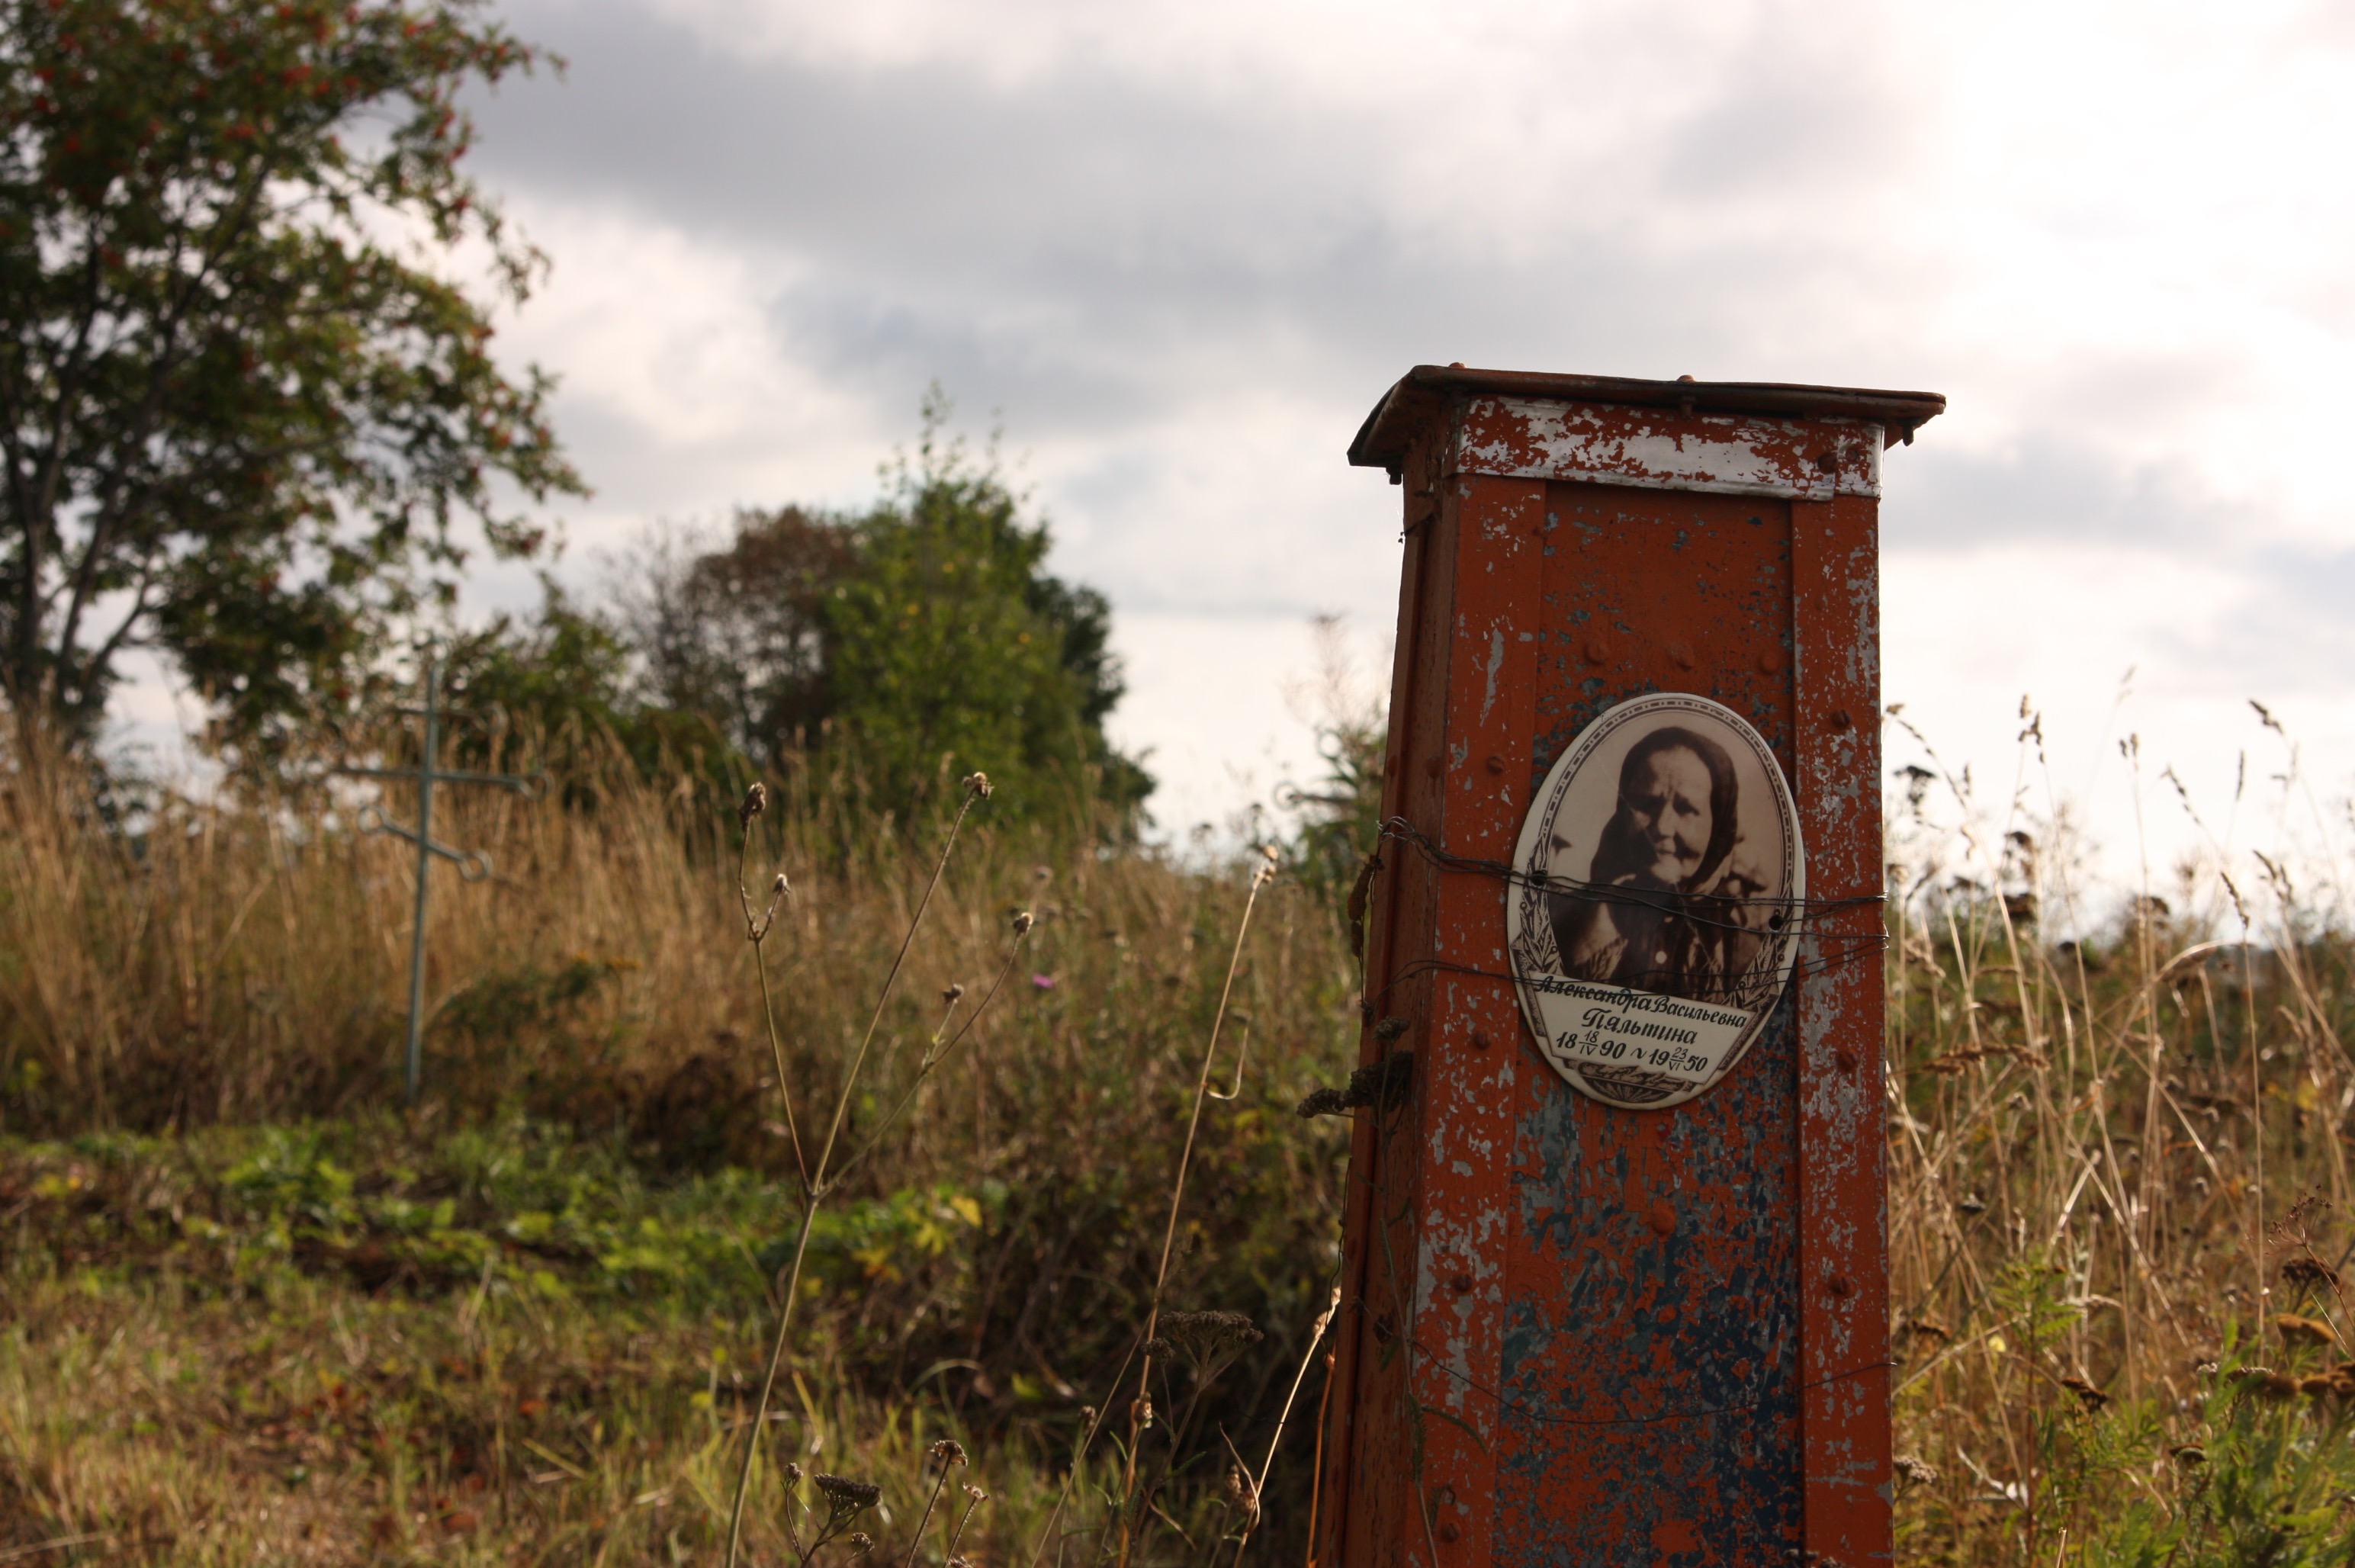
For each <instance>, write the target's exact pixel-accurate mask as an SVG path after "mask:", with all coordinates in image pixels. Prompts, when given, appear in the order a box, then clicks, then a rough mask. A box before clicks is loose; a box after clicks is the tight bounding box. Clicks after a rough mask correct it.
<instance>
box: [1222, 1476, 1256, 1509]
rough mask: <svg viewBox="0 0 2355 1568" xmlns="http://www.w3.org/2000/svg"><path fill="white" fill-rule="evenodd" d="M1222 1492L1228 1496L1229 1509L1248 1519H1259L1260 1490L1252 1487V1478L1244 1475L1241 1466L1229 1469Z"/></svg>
mask: <svg viewBox="0 0 2355 1568" xmlns="http://www.w3.org/2000/svg"><path fill="white" fill-rule="evenodd" d="M1220 1490H1222V1491H1223V1492H1225V1494H1226V1499H1227V1506H1228V1507H1229V1508H1231V1509H1234V1510H1235V1511H1236V1512H1237V1513H1239V1514H1241V1515H1243V1516H1244V1517H1245V1518H1246V1519H1256V1518H1258V1517H1259V1488H1257V1487H1254V1486H1252V1478H1251V1477H1249V1476H1246V1475H1244V1474H1243V1471H1242V1467H1241V1466H1240V1465H1230V1466H1228V1467H1227V1479H1226V1483H1225V1485H1224V1486H1223V1487H1222V1488H1220Z"/></svg>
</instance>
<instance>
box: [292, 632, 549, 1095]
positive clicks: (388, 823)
mask: <svg viewBox="0 0 2355 1568" xmlns="http://www.w3.org/2000/svg"><path fill="white" fill-rule="evenodd" d="M424 685H425V701H424V703H423V705H422V706H420V707H415V708H412V707H410V706H408V705H406V704H404V705H402V707H401V708H400V712H402V713H404V714H408V715H410V716H411V717H414V718H420V719H422V720H425V744H424V746H423V747H422V748H421V750H420V751H419V752H418V762H417V765H416V766H415V767H413V768H362V767H354V766H352V765H350V764H348V763H342V764H338V765H337V766H336V768H335V770H334V771H335V772H336V773H343V774H346V775H348V776H350V777H353V778H363V779H385V780H396V779H397V780H400V781H401V782H403V783H407V784H415V785H416V786H417V827H415V828H414V829H413V830H412V829H410V828H408V827H402V826H401V825H400V823H398V822H395V821H393V820H392V819H391V818H390V817H389V816H386V815H385V814H384V810H383V808H382V807H380V806H376V805H368V806H363V807H361V808H360V814H359V830H360V831H361V832H363V833H389V834H390V835H391V836H392V837H396V838H405V839H407V840H408V841H409V842H410V843H411V844H414V845H416V846H417V913H416V917H415V919H416V925H415V929H414V930H413V931H411V933H410V942H409V1051H408V1059H407V1060H408V1072H407V1080H406V1081H407V1084H408V1092H409V1103H410V1104H411V1105H414V1104H417V1096H418V1093H419V1090H420V1088H421V1083H422V1078H423V1074H424V1065H425V1063H424V1033H425V899H426V893H427V891H428V890H429V889H430V888H431V887H432V876H431V875H430V874H429V873H430V872H431V870H432V864H433V857H434V856H436V855H439V856H441V857H442V859H445V860H449V861H452V862H453V863H455V864H456V866H457V868H458V876H459V879H460V880H463V881H469V882H479V881H481V880H484V879H485V878H486V877H488V876H489V875H490V874H491V858H490V857H489V856H488V855H485V854H483V853H481V852H480V851H478V850H472V849H453V848H451V847H450V846H449V845H447V844H438V843H436V842H434V839H433V786H434V785H435V784H496V786H498V787H499V788H501V789H507V790H513V791H514V792H515V793H516V794H517V795H522V796H523V797H524V798H525V799H527V800H537V799H538V798H539V797H540V796H541V795H545V794H547V793H548V775H547V774H546V773H530V774H523V773H470V772H465V771H463V770H460V769H455V768H444V767H442V766H441V765H440V757H441V752H442V719H443V718H444V717H446V715H445V714H444V713H443V711H442V667H441V663H440V660H439V658H438V657H437V656H436V655H435V653H434V650H433V649H432V646H431V645H429V646H428V647H427V648H426V649H425V679H424Z"/></svg>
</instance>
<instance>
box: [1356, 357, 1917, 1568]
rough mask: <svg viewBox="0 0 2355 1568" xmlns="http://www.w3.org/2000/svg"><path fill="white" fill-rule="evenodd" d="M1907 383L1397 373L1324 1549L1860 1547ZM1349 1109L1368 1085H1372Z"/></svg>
mask: <svg viewBox="0 0 2355 1568" xmlns="http://www.w3.org/2000/svg"><path fill="white" fill-rule="evenodd" d="M1944 409H1945V399H1943V398H1941V397H1938V396H1936V395H1934V394H1932V393H1926V392H1899V391H1879V390H1870V389H1855V388H1840V387H1810V386H1797V385H1791V384H1786V383H1780V382H1724V381H1698V380H1694V379H1690V378H1683V379H1676V380H1658V381H1655V380H1634V379H1619V378H1611V377H1597V376H1562V375H1541V374H1531V373H1524V372H1513V371H1496V370H1477V369H1467V368H1464V367H1462V366H1449V367H1445V368H1441V367H1435V366H1422V367H1418V368H1415V369H1414V370H1412V371H1410V372H1409V373H1408V374H1407V375H1406V376H1405V377H1404V378H1403V379H1401V380H1400V381H1399V382H1398V384H1397V385H1396V386H1394V387H1392V388H1391V389H1390V391H1389V392H1388V393H1387V394H1385V395H1384V396H1383V398H1382V400H1380V403H1379V404H1377V405H1376V407H1375V409H1374V411H1373V412H1372V413H1371V414H1370V415H1369V417H1368V418H1367V420H1366V422H1365V424H1364V426H1363V428H1361V429H1360V430H1359V432H1358V436H1357V439H1356V441H1355V442H1354V443H1352V444H1351V446H1350V449H1349V460H1350V462H1352V463H1353V464H1359V465H1361V466H1368V467H1379V468H1382V469H1384V470H1386V471H1387V472H1388V473H1389V475H1390V476H1391V480H1392V482H1393V483H1395V484H1398V485H1401V487H1402V489H1403V491H1404V496H1403V507H1402V518H1401V520H1402V524H1403V542H1404V547H1405V559H1404V562H1403V567H1402V571H1401V581H1400V589H1399V619H1398V640H1397V654H1396V664H1395V667H1394V668H1393V671H1392V675H1391V709H1390V713H1391V720H1390V722H1391V730H1390V741H1389V749H1388V752H1387V754H1386V757H1385V771H1384V782H1383V789H1384V798H1383V813H1384V816H1385V824H1384V828H1383V837H1382V842H1381V844H1380V849H1379V854H1378V856H1377V859H1376V863H1375V864H1374V865H1372V866H1371V867H1369V875H1368V879H1367V880H1366V882H1365V883H1364V894H1365V912H1366V913H1365V922H1366V938H1367V940H1366V946H1365V965H1366V968H1365V987H1364V1007H1363V1012H1364V1015H1365V1029H1364V1030H1363V1033H1362V1035H1361V1044H1360V1053H1361V1065H1363V1066H1365V1067H1368V1068H1376V1067H1380V1068H1381V1069H1382V1071H1381V1072H1380V1073H1379V1075H1378V1076H1379V1077H1380V1081H1381V1082H1383V1083H1387V1084H1401V1085H1404V1086H1405V1092H1404V1093H1391V1094H1386V1095H1384V1096H1380V1097H1379V1103H1377V1104H1373V1105H1371V1106H1369V1107H1367V1108H1365V1109H1362V1110H1360V1111H1359V1112H1358V1125H1357V1129H1356V1133H1355V1137H1354V1141H1353V1143H1352V1146H1351V1153H1350V1181H1349V1186H1348V1193H1349V1199H1348V1209H1347V1214H1346V1220H1345V1237H1344V1257H1343V1264H1342V1269H1343V1280H1342V1291H1343V1307H1344V1311H1343V1316H1342V1317H1341V1318H1340V1319H1339V1323H1340V1328H1339V1329H1338V1330H1337V1334H1338V1338H1337V1349H1336V1359H1335V1366H1334V1371H1333V1377H1334V1386H1333V1392H1332V1396H1331V1400H1330V1403H1329V1406H1328V1409H1329V1415H1328V1418H1327V1430H1326V1432H1325V1434H1324V1457H1323V1466H1324V1468H1323V1473H1322V1474H1321V1475H1320V1477H1318V1480H1319V1486H1318V1491H1319V1496H1320V1497H1321V1498H1322V1499H1327V1501H1326V1502H1325V1503H1323V1505H1322V1506H1321V1507H1320V1510H1319V1517H1318V1519H1317V1520H1316V1530H1315V1534H1316V1548H1315V1560H1316V1563H1319V1564H1322V1565H1325V1568H1342V1565H1345V1564H1347V1565H1353V1568H1354V1565H1359V1564H1391V1563H1401V1564H1404V1563H1416V1564H1430V1565H1432V1568H1459V1565H1460V1568H1486V1565H1488V1564H1497V1565H1502V1564H1508V1563H1510V1564H1520V1563H1561V1564H1572V1563H1577V1564H1584V1563H1594V1564H1603V1563H1614V1564H1616V1563H1626V1562H1630V1561H1641V1562H1650V1563H1695V1564H1699V1563H1762V1564H1763V1563H1774V1564H1785V1563H1794V1562H1800V1561H1806V1562H1815V1563H1859V1564H1861V1563H1881V1562H1886V1561H1888V1560H1889V1558H1890V1555H1891V1512H1890V1504H1891V1490H1890V1474H1889V1470H1890V1425H1889V1399H1890V1380H1889V1372H1890V1358H1889V1334H1888V1255H1887V1242H1886V1224H1885V1189H1884V1178H1883V1172H1882V1165H1881V978H1880V976H1881V970H1880V964H1879V955H1880V946H1881V811H1880V808H1881V785H1880V772H1881V749H1880V726H1879V722H1878V720H1879V714H1880V701H1881V693H1880V625H1879V579H1878V531H1877V530H1878V523H1879V516H1878V515H1879V506H1880V498H1881V462H1882V455H1883V453H1884V452H1885V451H1886V450H1887V449H1888V448H1889V447H1891V446H1892V445H1896V444H1900V443H1910V442H1911V441H1912V440H1913V433H1914V432H1915V431H1916V430H1917V429H1919V428H1920V426H1921V425H1923V423H1924V422H1926V421H1929V420H1930V419H1932V418H1934V417H1935V416H1936V415H1937V414H1938V413H1940V412H1941V411H1944ZM1369 1081H1370V1080H1369Z"/></svg>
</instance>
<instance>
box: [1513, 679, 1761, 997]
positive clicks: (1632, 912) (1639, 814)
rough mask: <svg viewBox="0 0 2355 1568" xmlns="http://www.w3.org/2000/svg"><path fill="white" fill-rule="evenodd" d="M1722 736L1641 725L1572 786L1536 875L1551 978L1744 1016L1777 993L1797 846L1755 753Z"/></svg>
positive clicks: (1701, 726) (1680, 725)
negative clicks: (1740, 1011)
mask: <svg viewBox="0 0 2355 1568" xmlns="http://www.w3.org/2000/svg"><path fill="white" fill-rule="evenodd" d="M1726 728H1727V727H1726V726H1724V725H1722V724H1721V723H1719V722H1713V721H1712V719H1711V717H1710V715H1708V714H1706V713H1696V712H1690V711H1687V712H1675V711H1670V712H1668V713H1662V714H1659V715H1657V717H1655V718H1653V719H1651V720H1648V721H1645V720H1638V721H1636V722H1634V723H1631V724H1628V725H1627V726H1625V730H1626V731H1627V732H1626V733H1625V736H1624V738H1623V737H1620V736H1614V737H1613V741H1614V742H1617V743H1614V744H1606V745H1605V746H1603V747H1601V748H1598V749H1597V750H1596V752H1595V753H1594V754H1593V755H1592V756H1590V757H1589V758H1587V759H1586V760H1585V762H1584V764H1583V766H1582V768H1581V769H1580V773H1582V774H1583V775H1585V776H1582V777H1575V778H1572V779H1570V780H1567V781H1565V783H1566V784H1567V787H1566V788H1564V789H1563V790H1562V791H1561V794H1560V796H1559V800H1558V803H1557V810H1556V815H1555V818H1554V820H1553V821H1552V822H1551V823H1550V824H1549V828H1550V831H1549V832H1548V833H1547V834H1546V835H1545V847H1546V849H1547V851H1548V853H1546V854H1545V856H1544V859H1545V860H1546V862H1547V864H1546V865H1545V866H1543V867H1542V868H1533V869H1542V870H1544V871H1545V872H1547V873H1549V874H1548V877H1547V882H1546V886H1547V892H1546V897H1545V916H1546V921H1547V923H1548V924H1550V927H1551V935H1552V938H1553V941H1552V947H1553V950H1554V957H1555V960H1556V963H1555V965H1554V969H1555V972H1556V973H1559V974H1561V975H1563V976H1567V977H1569V978H1571V979H1573V980H1586V981H1593V982H1598V983H1601V984H1604V985H1612V986H1624V987H1627V988H1629V989H1631V990H1638V991H1649V992H1653V993H1656V994H1657V995H1661V996H1669V997H1683V998H1686V999H1688V1000H1691V1001H1699V1002H1716V1003H1721V1004H1724V1005H1727V1006H1732V1007H1739V1008H1757V1007H1759V1006H1763V1005H1764V1001H1765V1000H1766V999H1767V998H1768V997H1770V996H1771V994H1772V992H1773V990H1774V983H1775V981H1776V979H1777V978H1778V975H1777V971H1778V970H1779V968H1780V965H1779V962H1778V960H1779V957H1780V954H1779V951H1778V950H1779V947H1780V945H1781V944H1780V943H1778V942H1777V941H1776V937H1777V936H1778V934H1779V933H1782V932H1783V931H1784V930H1785V927H1786V926H1787V925H1788V924H1789V917H1788V913H1787V911H1786V910H1785V902H1786V900H1787V891H1788V889H1787V885H1786V880H1785V874H1784V872H1785V866H1786V864H1787V863H1788V860H1789V857H1790V846H1789V844H1788V842H1787V835H1786V833H1785V828H1784V825H1783V822H1782V819H1781V818H1782V814H1781V812H1780V811H1779V810H1777V809H1776V792H1775V791H1774V787H1773V784H1771V783H1770V782H1769V781H1768V779H1767V778H1766V777H1765V775H1764V771H1763V768H1762V766H1761V759H1760V758H1759V756H1758V755H1757V752H1756V750H1755V749H1754V748H1753V746H1751V745H1748V744H1745V743H1743V741H1742V739H1741V738H1740V737H1738V736H1736V735H1734V734H1732V733H1721V734H1712V733H1710V731H1712V730H1715V731H1725V730H1726ZM1614 752H1615V753H1617V755H1615V756H1614V754H1613V753H1614Z"/></svg>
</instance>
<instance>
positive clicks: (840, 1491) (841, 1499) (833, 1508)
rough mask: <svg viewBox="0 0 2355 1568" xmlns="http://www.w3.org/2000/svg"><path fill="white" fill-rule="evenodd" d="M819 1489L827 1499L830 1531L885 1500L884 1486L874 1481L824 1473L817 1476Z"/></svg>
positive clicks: (820, 1494)
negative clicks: (855, 1479)
mask: <svg viewBox="0 0 2355 1568" xmlns="http://www.w3.org/2000/svg"><path fill="white" fill-rule="evenodd" d="M817 1491H818V1496H820V1497H822V1498H824V1499H826V1510H827V1519H826V1526H827V1531H828V1533H831V1532H832V1530H833V1527H834V1526H836V1525H837V1524H840V1523H841V1522H843V1521H844V1520H848V1519H850V1518H852V1517H853V1516H855V1515H858V1514H862V1513H865V1512H866V1511H867V1510H868V1509H871V1508H873V1507H874V1506H875V1505H876V1504H877V1503H879V1502H881V1501H882V1500H883V1488H880V1487H879V1486H877V1485H875V1483H874V1482H872V1481H853V1480H849V1479H847V1478H846V1477H841V1476H828V1475H825V1474H823V1473H821V1474H820V1475H819V1476H818V1477H817Z"/></svg>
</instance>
